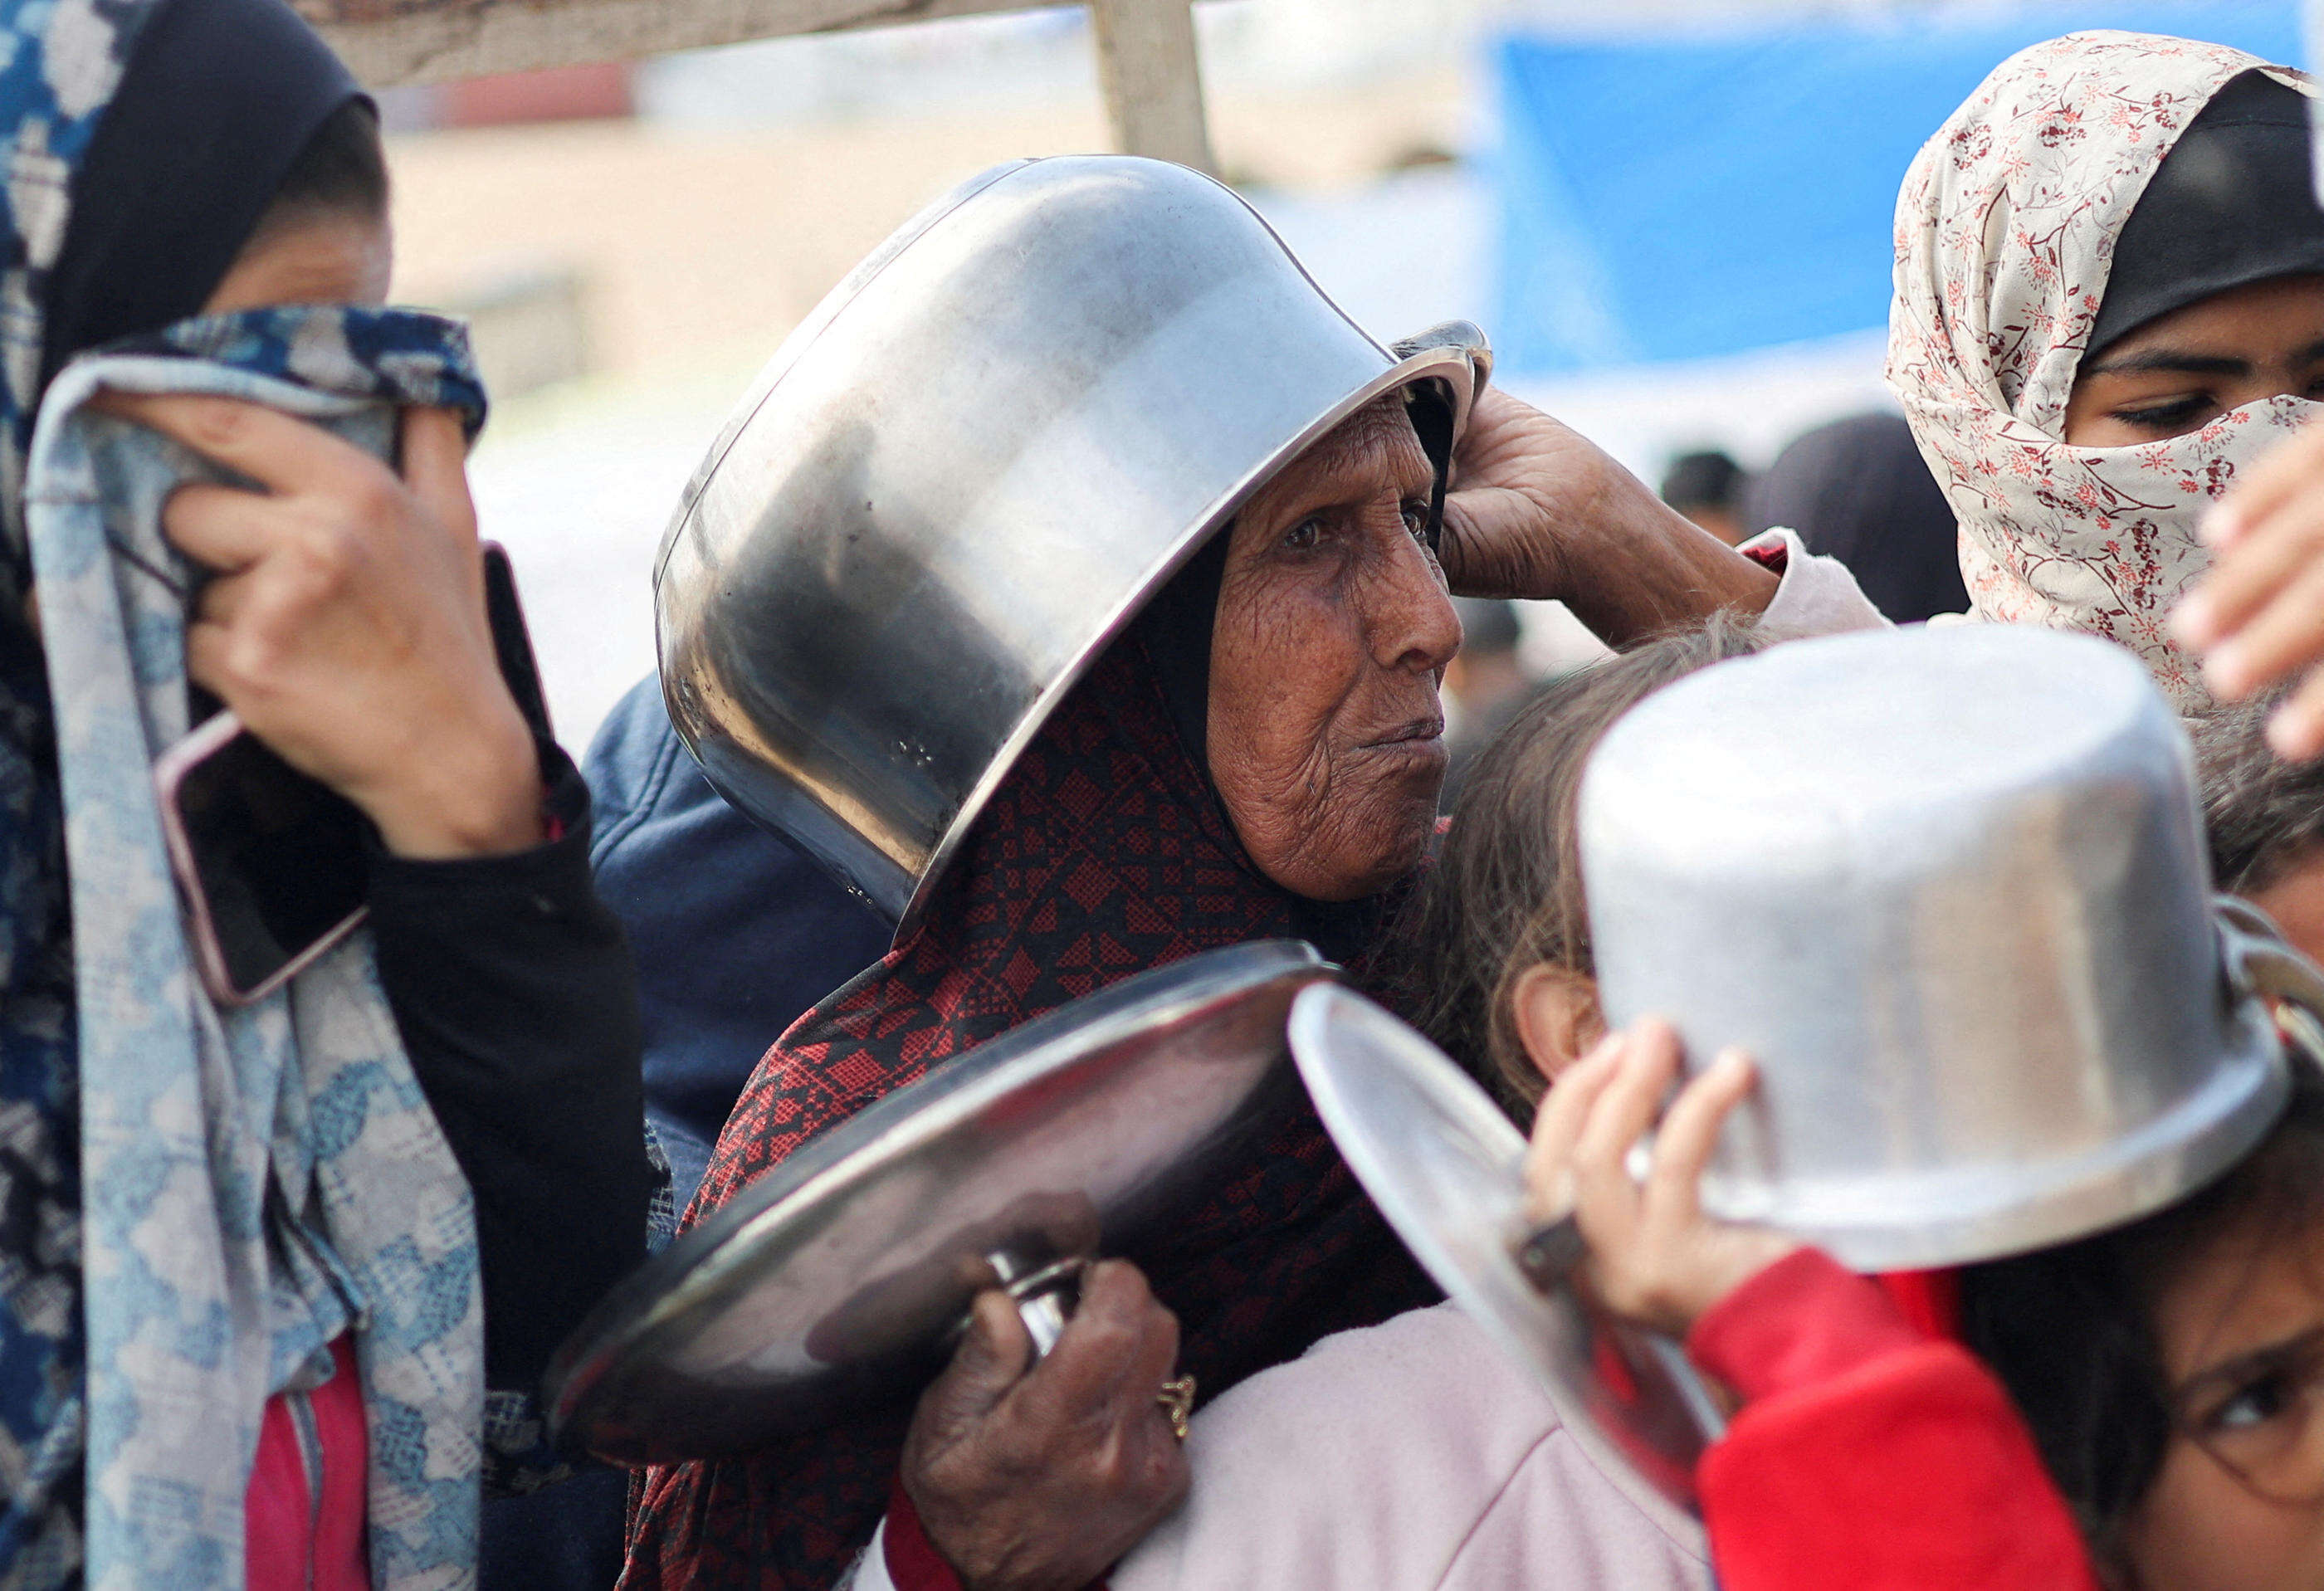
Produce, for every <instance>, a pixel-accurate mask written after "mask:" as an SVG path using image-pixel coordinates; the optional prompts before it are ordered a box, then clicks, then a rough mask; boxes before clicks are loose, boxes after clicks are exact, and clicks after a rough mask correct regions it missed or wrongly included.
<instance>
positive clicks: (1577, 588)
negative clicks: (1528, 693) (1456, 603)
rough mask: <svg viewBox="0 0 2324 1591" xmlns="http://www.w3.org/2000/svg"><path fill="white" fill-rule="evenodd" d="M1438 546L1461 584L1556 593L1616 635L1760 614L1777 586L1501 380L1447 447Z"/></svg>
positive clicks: (1473, 588) (1601, 630) (1460, 589)
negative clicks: (1721, 613)
mask: <svg viewBox="0 0 2324 1591" xmlns="http://www.w3.org/2000/svg"><path fill="white" fill-rule="evenodd" d="M1439 556H1440V558H1441V559H1442V561H1443V566H1444V573H1445V577H1446V578H1447V580H1449V581H1450V582H1451V584H1452V590H1453V591H1454V592H1455V593H1459V594H1461V595H1463V596H1499V597H1520V598H1550V597H1554V598H1558V599H1560V600H1562V601H1563V602H1565V604H1566V605H1567V606H1568V607H1570V608H1572V610H1573V612H1574V614H1575V616H1576V617H1578V618H1580V619H1581V621H1582V622H1583V623H1584V624H1586V625H1588V626H1589V627H1590V628H1591V630H1595V631H1596V632H1597V633H1598V634H1599V635H1600V636H1601V637H1603V638H1604V639H1606V640H1607V641H1609V643H1611V644H1613V645H1615V646H1623V645H1627V644H1628V643H1630V642H1632V641H1635V640H1639V639H1644V638H1645V637H1646V636H1648V635H1651V634H1653V633H1655V631H1657V630H1665V629H1668V628H1670V627H1671V626H1673V625H1674V624H1680V623H1683V622H1686V621H1690V620H1695V619H1702V618H1707V617H1708V616H1709V615H1710V614H1711V612H1712V611H1713V610H1715V609H1718V608H1721V607H1736V608H1739V609H1741V610H1742V611H1744V612H1750V613H1757V612H1760V611H1761V610H1763V609H1764V608H1766V605H1767V602H1768V601H1769V599H1770V598H1772V597H1773V596H1774V595H1775V585H1776V580H1775V575H1772V574H1770V573H1768V572H1767V571H1766V569H1763V568H1761V567H1760V566H1758V565H1757V564H1755V563H1753V562H1752V561H1751V560H1750V559H1748V558H1747V557H1744V556H1742V555H1741V554H1739V553H1738V552H1736V551H1735V550H1734V549H1733V548H1732V547H1728V546H1727V545H1726V544H1725V543H1723V542H1721V541H1720V539H1719V538H1717V537H1715V536H1712V535H1711V534H1710V533H1709V532H1708V531H1706V530H1703V529H1701V528H1699V527H1698V526H1696V525H1694V524H1692V523H1691V522H1690V521H1689V520H1687V519H1686V518H1685V517H1684V516H1683V515H1682V514H1680V513H1678V512H1677V511H1676V510H1674V509H1671V508H1670V507H1668V506H1667V505H1665V503H1664V502H1663V501H1661V500H1660V499H1659V498H1657V497H1655V494H1654V493H1653V492H1649V491H1647V490H1646V486H1645V484H1644V483H1642V482H1640V481H1639V480H1638V478H1637V476H1635V475H1633V474H1630V472H1629V471H1628V470H1626V469H1624V468H1623V467H1622V466H1621V465H1620V464H1616V463H1615V462H1614V460H1613V459H1612V458H1611V457H1610V456H1609V455H1607V454H1606V452H1605V451H1604V450H1603V449H1602V448H1600V447H1599V446H1597V445H1596V444H1595V443H1592V442H1591V441H1589V440H1588V439H1586V438H1585V437H1582V436H1581V435H1580V434H1579V433H1577V432H1575V431H1572V430H1571V429H1569V428H1566V427H1565V426H1563V425H1561V424H1559V423H1558V422H1557V421H1556V420H1554V419H1552V418H1550V417H1549V416H1547V415H1545V414H1544V413H1542V412H1541V410H1539V409H1535V408H1534V407H1533V406H1532V405H1531V404H1529V403H1526V402H1523V401H1521V400H1518V399H1516V398H1512V397H1511V396H1509V395H1508V393H1507V392H1504V391H1500V390H1499V388H1497V387H1488V388H1487V389H1486V390H1485V391H1484V392H1483V393H1482V394H1480V396H1479V398H1478V400H1477V405H1476V408H1475V409H1472V410H1471V413H1470V417H1469V425H1468V428H1467V429H1466V430H1465V431H1463V432H1462V437H1461V442H1460V446H1458V447H1457V448H1455V449H1454V451H1453V456H1452V480H1451V482H1450V483H1449V488H1448V491H1447V492H1446V495H1445V500H1444V533H1443V540H1442V544H1441V546H1440V547H1439Z"/></svg>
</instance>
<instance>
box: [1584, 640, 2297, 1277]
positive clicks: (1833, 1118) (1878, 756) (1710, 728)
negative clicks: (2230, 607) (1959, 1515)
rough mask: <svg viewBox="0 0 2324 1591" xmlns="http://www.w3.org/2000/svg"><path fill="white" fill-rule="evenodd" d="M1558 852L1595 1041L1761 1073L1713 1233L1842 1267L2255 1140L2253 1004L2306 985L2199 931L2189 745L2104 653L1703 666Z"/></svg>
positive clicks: (2162, 1190)
mask: <svg viewBox="0 0 2324 1591" xmlns="http://www.w3.org/2000/svg"><path fill="white" fill-rule="evenodd" d="M1581 834H1582V869H1583V875H1584V879H1585V883H1586V886H1587V889H1588V895H1589V901H1590V919H1591V933H1592V937H1593V940H1594V943H1595V950H1596V957H1597V965H1598V975H1599V979H1600V994H1601V998H1602V1001H1603V1004H1604V1007H1605V1010H1606V1013H1607V1016H1608V1018H1609V1021H1612V1022H1615V1023H1628V1022H1629V1021H1631V1020H1633V1019H1635V1018H1637V1017H1639V1016H1646V1015H1649V1014H1655V1015H1660V1016H1666V1017H1668V1018H1669V1019H1670V1020H1671V1021H1672V1022H1673V1023H1674V1025H1676V1026H1677V1028H1678V1031H1679V1033H1680V1035H1681V1036H1682V1037H1683V1039H1684V1041H1685V1044H1686V1047H1687V1053H1688V1055H1689V1058H1690V1063H1691V1064H1702V1063H1707V1062H1709V1061H1710V1060H1711V1058H1712V1057H1713V1056H1714V1055H1716V1054H1717V1053H1718V1052H1719V1051H1720V1050H1721V1049H1723V1048H1725V1047H1727V1046H1729V1045H1739V1046H1741V1047H1742V1048H1744V1049H1746V1050H1748V1051H1749V1052H1750V1053H1752V1054H1753V1055H1755V1056H1756V1057H1757V1059H1758V1062H1759V1065H1760V1069H1761V1080H1762V1081H1761V1086H1760V1089H1759V1090H1758V1094H1757V1099H1756V1101H1755V1102H1754V1103H1753V1104H1752V1105H1751V1106H1750V1107H1748V1109H1747V1110H1746V1111H1745V1112H1744V1113H1743V1114H1742V1115H1740V1116H1738V1119H1737V1120H1736V1122H1735V1123H1734V1124H1732V1125H1731V1126H1730V1127H1729V1130H1728V1133H1727V1135H1726V1137H1725V1139H1724V1141H1723V1143H1722V1145H1721V1148H1720V1154H1719V1156H1718V1158H1717V1160H1716V1161H1715V1163H1714V1164H1713V1167H1712V1171H1711V1174H1710V1175H1708V1176H1707V1177H1706V1180H1705V1186H1704V1200H1705V1203H1706V1205H1707V1206H1708V1207H1709V1208H1711V1209H1713V1210H1715V1211H1716V1212H1717V1213H1719V1214H1721V1215H1724V1216H1728V1217H1730V1218H1733V1219H1749V1220H1757V1221H1765V1222H1768V1223H1771V1224H1773V1225H1775V1226H1778V1227H1781V1228H1784V1229H1786V1230H1788V1231H1792V1232H1795V1233H1798V1234H1800V1235H1802V1236H1803V1237H1810V1238H1812V1239H1813V1240H1814V1241H1816V1242H1818V1243H1820V1244H1821V1245H1823V1246H1825V1247H1827V1248H1829V1249H1830V1250H1831V1251H1832V1252H1833V1253H1834V1254H1835V1255H1838V1256H1839V1257H1840V1259H1842V1260H1843V1261H1845V1262H1846V1263H1848V1264H1849V1265H1854V1266H1856V1267H1857V1268H1858V1269H1862V1270H1895V1269H1905V1268H1913V1267H1921V1266H1931V1265H1952V1264H1957V1263H1960V1262H1964V1261H1969V1260H1976V1259H1982V1258H1987V1257H1992V1256H1996V1255H2003V1254H2006V1253H2010V1252H2013V1251H2016V1250H2021V1249H2026V1248H2032V1247H2036V1246H2043V1245H2046V1244H2050V1243H2054V1242H2057V1241H2060V1240H2062V1239H2064V1238H2067V1237H2074V1236H2078V1235H2080V1234H2083V1233H2087V1232H2090V1231H2094V1230H2097V1229H2098V1228H2105V1227H2108V1226H2112V1225H2115V1224H2117V1223H2119V1222H2122V1221H2126V1220H2128V1219H2132V1218H2134V1217H2136V1216H2138V1215H2141V1214H2144V1213H2145V1212H2146V1211H2148V1210H2151V1209H2155V1208H2157V1207H2158V1206H2161V1205H2163V1204H2165V1203H2167V1202H2169V1201H2171V1200H2174V1199H2177V1198H2179V1197H2180V1196H2181V1195H2182V1194H2184V1193H2186V1192H2187V1191H2190V1189H2192V1188H2194V1187H2196V1186H2197V1185H2199V1184H2200V1183H2201V1182H2204V1181H2206V1180H2207V1179H2209V1177H2211V1176H2213V1175H2214V1174H2216V1173H2218V1172H2219V1171H2220V1170H2221V1169H2223V1168H2224V1167H2225V1166H2227V1164H2229V1163H2231V1162H2233V1161H2234V1160H2235V1159H2236V1157H2237V1156H2239V1155H2240V1154H2243V1152H2244V1151H2245V1150H2246V1149H2247V1148H2248V1147H2249V1146H2250V1145H2252V1144H2253V1142H2254V1141H2255V1139H2256V1138H2257V1137H2258V1136H2260V1134H2262V1133H2263V1132H2264V1130H2265V1129H2266V1127H2268V1125H2269V1124H2270V1123H2271V1122H2272V1121H2273V1119H2274V1117H2275V1116H2276V1115H2277V1113H2278V1111H2279V1109H2280V1108H2281V1104H2282V1098H2283V1092H2284V1087H2285V1072H2284V1062H2283V1061H2282V1053H2281V1046H2280V1044H2279V1043H2278V1040H2277V1038H2276V1035H2275V1032H2274V1029H2273V1025H2272V1024H2271V1022H2270V1019H2269V1016H2268V1012H2267V1010H2266V1007H2265V1005H2264V1002H2263V1001H2262V1000H2261V999H2259V998H2256V996H2255V993H2254V992H2253V989H2252V987H2250V986H2251V985H2253V984H2255V982H2262V981H2265V980H2267V979H2273V982H2274V983H2275V984H2278V985H2282V984H2284V983H2286V980H2291V981H2293V982H2297V981H2298V980H2299V979H2300V978H2301V977H2304V976H2305V974H2304V973H2301V972H2300V971H2299V969H2304V968H2306V965H2307V964H2306V963H2305V962H2302V961H2299V960H2298V958H2296V957H2293V956H2292V955H2291V952H2288V951H2282V949H2281V947H2280V946H2271V947H2270V948H2268V949H2267V951H2266V953H2265V954H2264V955H2257V954H2255V952H2254V951H2253V948H2252V947H2253V946H2254V945H2255V944H2256V943H2259V942H2258V941H2255V940H2254V939H2253V938H2252V937H2251V934H2250V933H2249V932H2248V931H2247V930H2246V929H2237V928H2236V926H2235V924H2236V923H2241V922H2247V921H2248V918H2247V917H2246V916H2242V915H2239V916H2237V917H2236V918H2234V919H2233V920H2232V921H2229V922H2227V924H2226V926H2225V927H2224V928H2223V927H2222V926H2221V924H2220V922H2219V921H2218V920H2216V919H2215V915H2214V911H2213V908H2212V905H2211V901H2210V896H2209V878H2208V869H2207V864H2206V860H2205V852H2204V845H2203V838H2202V832H2201V825H2200V819H2199V815H2198V813H2197V809H2196V804H2195V798H2194V793H2193V781H2192V776H2191V772H2190V759H2189V753H2188V749H2187V744H2186V740H2185V737H2184V735H2183V734H2182V732H2181V729H2180V726H2179V723H2178V721H2177V719H2176V718H2175V717H2173V715H2172V712H2171V709H2170V707H2169V705H2168V704H2166V703H2165V702H2164V700H2163V696H2162V694H2161V693H2160V692H2159V691H2157V690H2156V689H2155V687H2154V685H2153V682H2152V681H2151V680H2150V679H2149V677H2148V676H2147V674H2146V672H2145V670H2144V668H2143V667H2140V665H2139V664H2138V663H2137V661H2136V660H2135V658H2132V656H2131V655H2130V654H2129V653H2127V652H2126V651H2123V650H2121V649H2120V648H2116V647H2113V646H2109V645H2107V644H2106V643H2105V642H2102V641H2098V640H2094V639H2088V638H2084V637H2079V636H2070V635H2063V634H2059V633H2055V632H2052V631H2047V630H2036V629H2032V628H2028V627H2022V626H2013V625H1978V626H1960V627H1954V628H1950V629H1946V628H1940V629H1932V630H1919V629H1912V630H1890V631H1880V632H1870V633H1859V634H1855V635H1847V636H1840V637H1833V638H1829V639H1820V640H1812V641H1803V642H1795V643H1794V644H1791V645H1787V646H1782V647H1777V648H1773V649H1772V650H1770V651H1767V652H1766V653H1763V654H1761V655H1759V656H1757V657H1754V658H1744V659H1739V660H1737V661H1734V662H1729V663H1726V664H1721V665H1719V666H1717V667H1712V668H1710V669H1707V670H1705V671H1704V672H1702V673H1701V674H1698V675H1695V676H1692V677H1690V678H1688V679H1685V680H1683V681H1681V682H1679V683H1678V684H1676V685H1673V686H1671V687H1670V688H1669V689H1667V690H1665V691H1663V692H1661V693H1660V694H1656V695H1655V696H1652V697H1650V698H1648V699H1647V700H1646V702H1645V703H1643V704H1641V705H1639V706H1638V707H1637V709H1636V710H1635V711H1633V712H1632V713H1629V714H1628V716H1627V717H1626V718H1624V719H1623V720H1622V721H1621V722H1619V723H1618V724H1617V725H1616V726H1615V727H1614V729H1613V730H1612V731H1610V732H1609V734H1608V735H1607V737H1606V739H1605V741H1604V743H1603V744H1602V745H1601V746H1600V748H1599V749H1598V750H1597V752H1596V753H1595V755H1594V757H1593V758H1592V760H1591V765H1590V768H1589V770H1588V772H1587V774H1586V776H1585V777H1584V779H1583V783H1582V796H1581ZM2287 969H2291V970H2287ZM2263 973H2264V975H2265V978H2264V979H2263V977H2262V974H2263ZM2303 987H2304V986H2303Z"/></svg>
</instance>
